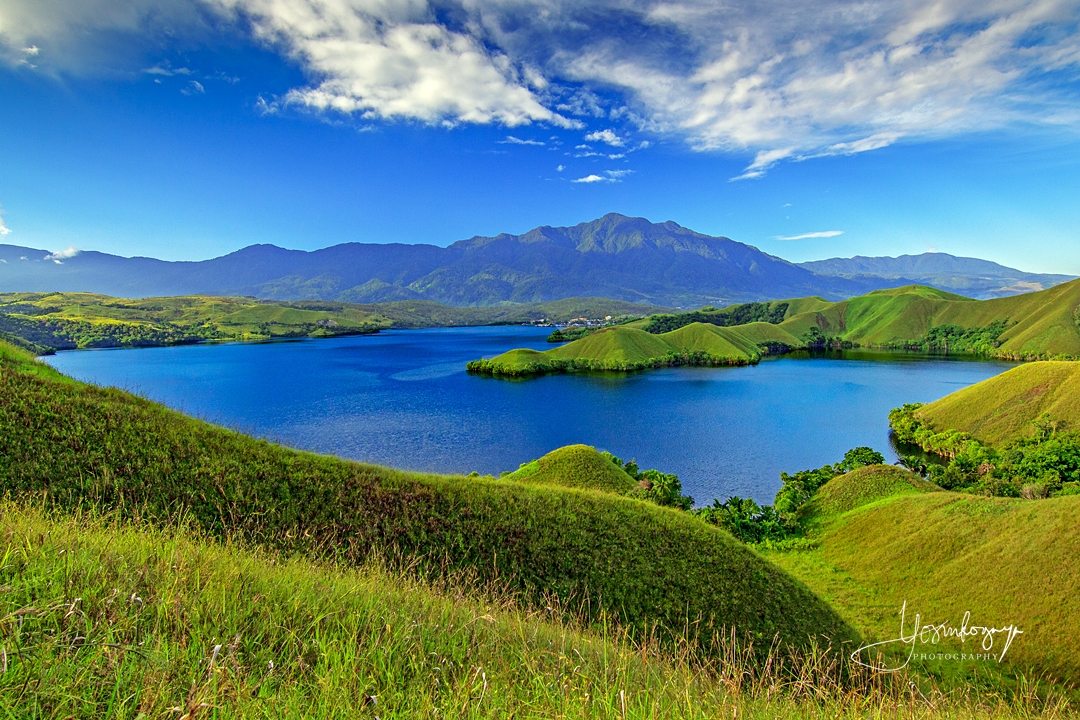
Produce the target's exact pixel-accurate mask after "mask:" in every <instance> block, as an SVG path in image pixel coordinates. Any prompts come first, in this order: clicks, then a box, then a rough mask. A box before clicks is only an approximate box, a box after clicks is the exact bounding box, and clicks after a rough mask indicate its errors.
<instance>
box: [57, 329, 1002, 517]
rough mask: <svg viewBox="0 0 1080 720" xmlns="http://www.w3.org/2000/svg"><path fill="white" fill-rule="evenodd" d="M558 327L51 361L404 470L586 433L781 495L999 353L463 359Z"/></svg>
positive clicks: (309, 445)
mask: <svg viewBox="0 0 1080 720" xmlns="http://www.w3.org/2000/svg"><path fill="white" fill-rule="evenodd" d="M549 332H550V329H547V328H533V327H517V326H510V327H483V328H445V329H437V330H401V331H388V332H382V333H379V334H377V335H364V336H355V337H344V338H333V339H325V340H299V341H292V342H273V343H228V344H205V345H188V346H181V347H169V348H148V349H140V350H79V351H72V352H62V353H58V354H57V355H55V356H52V357H49V358H45V359H46V360H47V362H49V363H50V364H51V365H52V366H53V367H55V368H57V369H58V370H60V371H61V372H63V373H65V374H67V375H70V376H72V377H75V378H78V379H80V380H84V381H87V382H93V383H97V384H100V385H111V386H115V387H119V388H123V389H125V390H130V391H132V392H135V393H138V394H140V395H143V396H145V397H147V398H150V399H152V400H156V401H159V402H162V403H164V404H166V405H169V406H170V407H173V408H176V409H179V410H182V411H184V412H186V413H189V414H191V415H195V416H197V417H200V418H203V419H206V420H210V421H212V422H216V423H219V424H221V425H225V426H227V427H230V428H234V429H237V430H241V431H243V432H247V433H250V434H253V435H259V436H261V437H265V438H269V439H271V440H274V441H276V442H280V443H283V444H285V445H289V446H291V447H295V448H301V449H304V450H313V451H315V452H320V453H328V454H332V455H338V456H341V457H346V458H353V459H356V460H361V461H364V462H372V463H379V464H383V465H391V466H394V467H399V468H406V469H412V470H428V471H436V472H447V473H449V472H455V473H468V472H470V471H473V470H475V471H478V472H480V473H484V474H489V473H490V474H494V475H497V474H498V473H499V472H500V471H503V470H513V469H516V468H517V467H518V465H519V464H521V463H523V462H526V461H528V460H531V459H533V458H536V457H539V456H540V455H543V454H544V453H546V452H548V451H550V450H553V449H555V448H557V447H560V446H562V445H569V444H571V443H586V444H588V445H595V446H596V447H597V448H600V449H602V450H609V451H611V452H613V453H614V454H616V455H618V456H619V457H621V458H623V459H624V460H629V459H631V458H634V459H636V460H637V462H638V464H639V465H640V466H641V467H642V468H651V467H655V468H658V469H660V470H663V471H664V472H673V473H676V474H678V475H679V477H680V478H681V480H682V482H683V488H684V491H685V492H687V493H688V494H690V495H692V496H693V497H694V498H695V499H696V501H697V503H698V504H699V505H704V504H709V503H711V502H712V500H713V499H714V498H720V499H725V498H727V497H728V496H730V495H739V496H741V497H752V498H754V499H755V500H757V501H758V502H772V499H773V495H774V494H775V492H776V490H777V489H778V488H779V487H780V479H779V475H780V472H781V471H787V472H795V471H797V470H803V469H807V468H815V467H819V466H821V465H824V464H826V463H833V462H836V461H838V460H840V459H841V458H842V457H843V454H844V452H845V451H846V450H848V449H850V448H852V447H855V446H858V445H868V446H871V447H873V448H875V449H877V450H879V451H880V452H882V453H884V454H885V456H886V457H887V458H888V459H889V460H890V461H892V460H895V459H896V455H895V453H894V451H893V450H892V448H891V447H890V444H889V436H888V417H887V416H888V413H889V410H890V409H891V408H894V407H897V406H899V405H901V404H903V403H907V402H929V401H932V400H936V399H937V398H940V397H943V396H944V395H947V394H949V393H951V392H954V391H956V390H959V389H960V388H962V387H965V386H967V385H971V384H973V383H976V382H979V381H980V380H985V379H986V378H988V377H991V376H993V375H996V374H998V373H1000V372H1002V371H1004V370H1006V369H1008V368H1009V367H1010V365H1008V364H1006V363H999V362H985V361H971V360H956V359H947V358H926V357H914V356H907V355H901V354H887V353H873V354H871V353H860V352H848V353H840V354H837V355H836V356H832V357H803V358H798V357H788V358H780V359H772V360H766V361H764V362H762V363H760V364H759V365H756V366H752V367H740V368H671V369H663V370H652V371H646V372H640V373H634V374H630V375H619V374H604V375H580V374H578V375H554V376H549V377H542V378H537V379H533V380H526V381H514V382H511V381H506V380H494V379H491V378H481V377H475V376H470V375H468V374H467V373H466V372H465V363H466V362H467V361H469V360H473V359H476V358H479V357H490V356H492V355H496V354H498V353H501V352H503V351H505V350H508V349H510V348H514V347H533V348H537V349H547V348H550V347H551V345H549V344H548V343H546V342H545V338H546V336H547V334H548V333H549Z"/></svg>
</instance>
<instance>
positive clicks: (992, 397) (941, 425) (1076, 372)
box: [918, 361, 1080, 447]
mask: <svg viewBox="0 0 1080 720" xmlns="http://www.w3.org/2000/svg"><path fill="white" fill-rule="evenodd" d="M918 414H919V416H920V417H922V418H924V419H925V420H926V421H928V422H929V423H930V425H931V426H932V427H933V428H934V429H936V430H939V431H940V430H958V431H960V432H966V433H969V434H970V435H971V436H972V437H974V438H975V439H976V440H979V441H980V442H982V443H985V444H986V445H989V446H992V447H994V446H1000V445H1002V444H1004V443H1007V442H1009V441H1012V440H1015V439H1017V438H1022V437H1029V436H1031V435H1032V434H1033V433H1034V429H1035V428H1034V422H1035V421H1036V420H1038V419H1039V418H1042V417H1043V416H1044V415H1045V416H1048V419H1049V421H1050V422H1052V423H1055V424H1056V425H1057V427H1058V429H1061V430H1066V431H1069V430H1077V429H1080V363H1078V362H1052V361H1050V362H1034V363H1028V364H1026V365H1020V366H1019V367H1015V368H1013V369H1012V370H1009V371H1008V372H1005V373H1002V374H1001V375H997V376H995V377H992V378H990V379H989V380H984V381H983V382H980V383H977V384H975V385H972V386H970V387H967V388H964V389H963V390H959V391H957V392H955V393H952V394H951V395H948V396H946V397H944V398H942V399H941V400H938V401H937V402H933V403H930V404H929V405H924V406H923V407H922V408H920V409H919V411H918Z"/></svg>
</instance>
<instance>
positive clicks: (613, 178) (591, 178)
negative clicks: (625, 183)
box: [559, 165, 634, 183]
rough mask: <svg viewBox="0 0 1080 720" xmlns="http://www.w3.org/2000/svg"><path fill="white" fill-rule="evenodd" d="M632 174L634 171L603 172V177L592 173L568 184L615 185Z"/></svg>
mask: <svg viewBox="0 0 1080 720" xmlns="http://www.w3.org/2000/svg"><path fill="white" fill-rule="evenodd" d="M559 167H562V166H561V165H560V166H559ZM632 172H634V171H633V170H605V171H604V174H603V175H597V174H595V173H594V174H592V175H586V176H585V177H580V178H578V179H577V180H571V181H570V182H575V183H600V182H604V183H615V182H620V181H621V179H622V178H624V177H626V176H627V175H629V174H630V173H632Z"/></svg>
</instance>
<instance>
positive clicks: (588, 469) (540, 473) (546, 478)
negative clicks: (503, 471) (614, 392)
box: [506, 445, 638, 495]
mask: <svg viewBox="0 0 1080 720" xmlns="http://www.w3.org/2000/svg"><path fill="white" fill-rule="evenodd" d="M506 478H507V479H508V480H524V481H526V482H530V483H549V484H554V485H562V486H564V487H576V488H587V489H590V490H603V491H605V492H613V493H617V494H619V495H624V494H626V493H628V492H630V491H631V490H633V489H634V488H636V487H637V486H638V484H637V482H636V481H635V480H634V479H633V478H632V477H630V476H629V475H628V474H627V473H626V471H625V470H623V469H622V468H621V467H619V466H618V465H616V464H615V463H614V462H612V461H611V460H608V459H607V458H606V457H604V456H603V455H601V454H600V452H599V451H598V450H597V449H596V448H594V447H590V446H588V445H567V446H566V447H562V448H558V449H557V450H552V451H551V452H549V453H548V454H547V455H544V456H543V457H541V458H537V459H536V460H533V461H532V462H528V463H525V464H524V465H522V466H521V467H520V468H518V469H517V470H515V471H514V472H512V473H510V474H509V475H506Z"/></svg>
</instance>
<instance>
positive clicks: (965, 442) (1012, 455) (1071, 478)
mask: <svg viewBox="0 0 1080 720" xmlns="http://www.w3.org/2000/svg"><path fill="white" fill-rule="evenodd" d="M921 409H922V405H919V404H917V403H913V404H909V405H904V406H903V407H901V408H896V409H894V410H893V411H892V412H891V413H890V414H889V424H890V426H891V427H892V429H893V432H894V433H895V435H896V438H897V439H898V440H899V441H900V442H902V443H908V444H911V445H917V446H918V447H920V448H922V449H923V450H924V451H925V452H928V453H933V454H936V455H940V456H942V457H945V458H948V460H949V462H948V464H947V465H939V464H929V465H918V464H916V463H909V465H911V466H912V469H915V470H918V471H919V472H921V473H923V474H925V475H926V476H927V477H928V478H929V479H930V480H932V481H933V482H935V483H937V484H938V485H940V486H942V487H944V488H946V489H949V490H962V491H964V492H971V493H978V494H981V495H997V496H1000V497H1024V498H1028V499H1037V498H1045V497H1054V496H1058V495H1077V494H1080V433H1077V432H1058V431H1057V428H1056V426H1055V423H1054V422H1053V421H1052V420H1051V419H1050V417H1049V416H1043V417H1040V418H1039V419H1037V420H1035V421H1034V422H1032V429H1033V431H1034V434H1033V435H1032V436H1029V437H1020V438H1017V439H1015V440H1013V441H1011V442H1006V443H1004V444H1002V445H1000V446H999V447H996V448H993V447H988V446H986V445H984V444H982V443H981V442H979V441H978V440H976V439H975V438H973V437H972V436H971V435H969V434H968V433H965V432H960V431H958V430H951V429H950V430H943V431H937V430H935V429H934V428H933V427H932V426H931V425H930V424H929V423H928V422H927V421H926V420H925V419H923V417H922V416H921V413H920V410H921Z"/></svg>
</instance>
